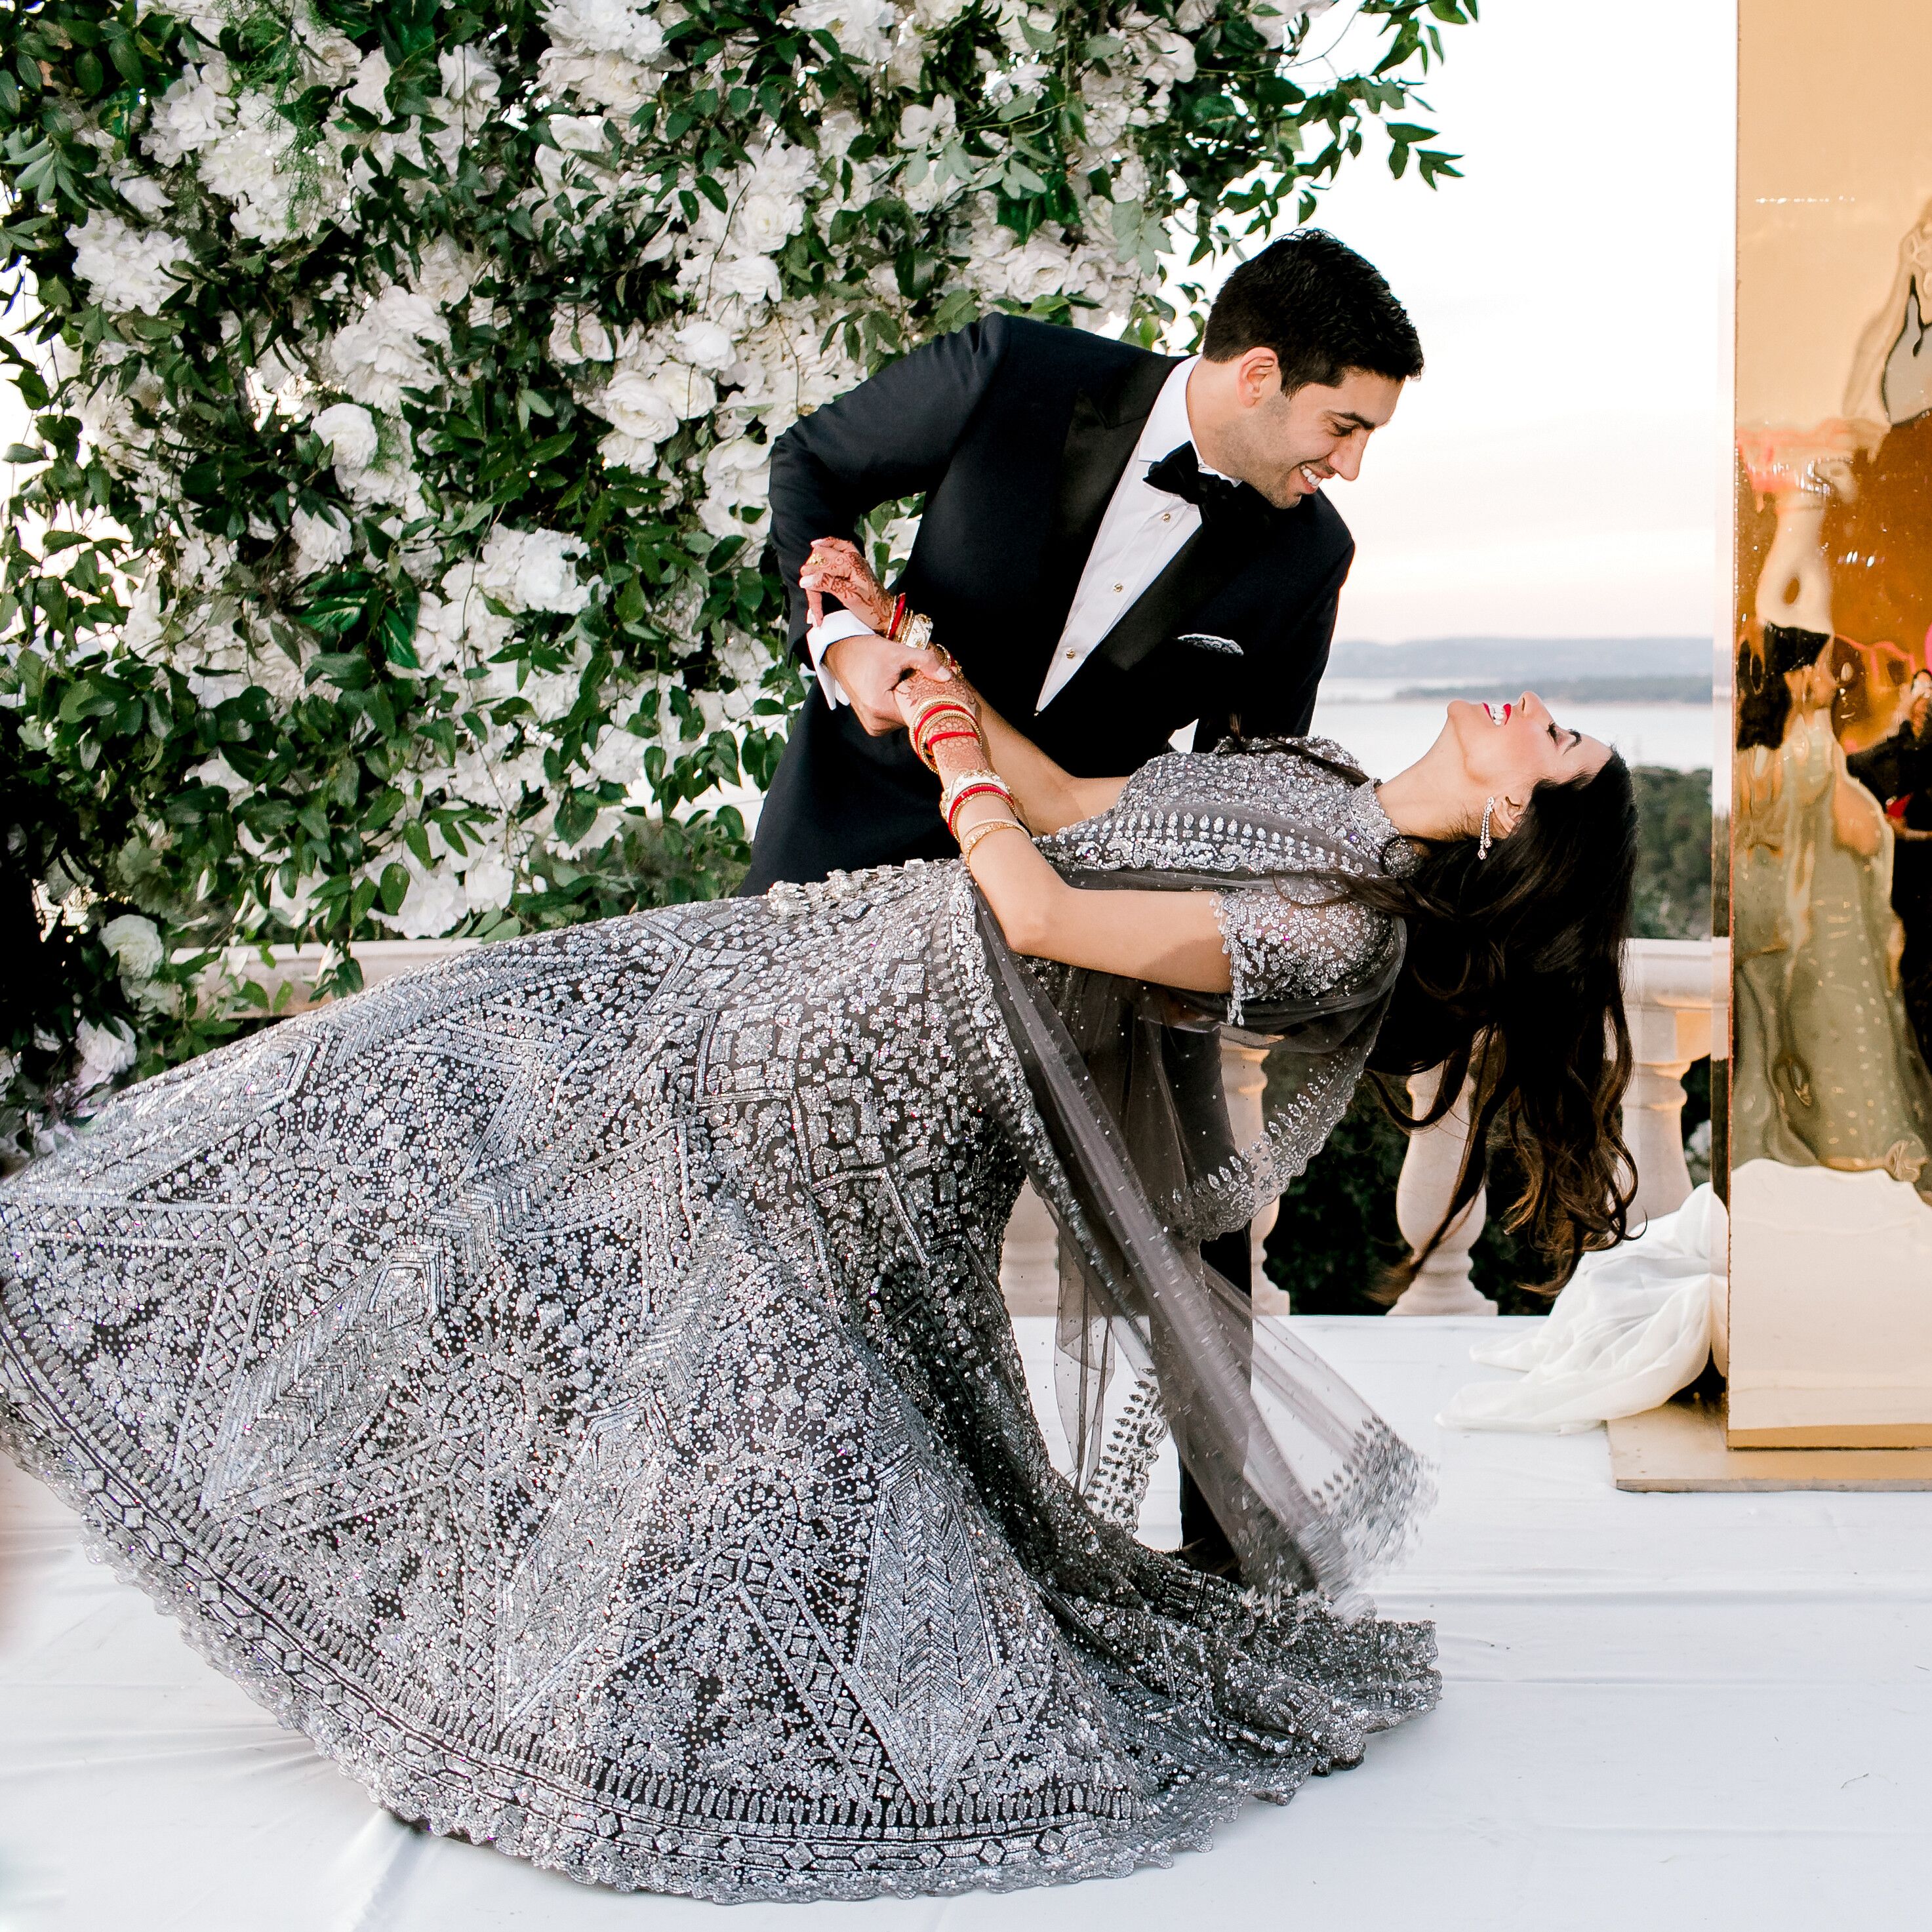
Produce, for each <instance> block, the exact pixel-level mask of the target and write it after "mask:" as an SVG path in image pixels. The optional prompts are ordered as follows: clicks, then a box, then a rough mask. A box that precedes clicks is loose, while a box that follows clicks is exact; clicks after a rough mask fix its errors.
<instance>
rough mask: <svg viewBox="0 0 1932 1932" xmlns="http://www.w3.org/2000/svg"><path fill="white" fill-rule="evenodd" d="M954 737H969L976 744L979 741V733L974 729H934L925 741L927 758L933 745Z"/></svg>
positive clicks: (941, 743)
mask: <svg viewBox="0 0 1932 1932" xmlns="http://www.w3.org/2000/svg"><path fill="white" fill-rule="evenodd" d="M955 738H970V739H972V741H973V742H974V744H976V745H977V743H978V742H980V734H979V733H978V732H977V731H935V733H933V734H932V736H931V737H930V738H929V739H927V740H926V756H927V757H932V748H933V747H934V745H944V744H946V743H947V742H950V740H952V739H955Z"/></svg>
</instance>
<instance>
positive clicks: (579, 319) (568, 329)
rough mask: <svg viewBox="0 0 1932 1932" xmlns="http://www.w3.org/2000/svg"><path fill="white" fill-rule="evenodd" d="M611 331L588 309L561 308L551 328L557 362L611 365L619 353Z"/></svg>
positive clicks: (553, 355)
mask: <svg viewBox="0 0 1932 1932" xmlns="http://www.w3.org/2000/svg"><path fill="white" fill-rule="evenodd" d="M614 354H616V347H615V345H614V344H613V343H612V341H611V340H610V331H609V330H608V329H606V328H605V327H604V325H603V323H601V322H600V321H599V320H598V319H597V317H596V316H595V314H593V313H592V311H590V310H589V309H586V308H559V310H558V311H556V314H555V315H554V316H553V317H552V318H551V320H550V360H551V361H552V362H609V361H610V358H611V357H612V356H613V355H614Z"/></svg>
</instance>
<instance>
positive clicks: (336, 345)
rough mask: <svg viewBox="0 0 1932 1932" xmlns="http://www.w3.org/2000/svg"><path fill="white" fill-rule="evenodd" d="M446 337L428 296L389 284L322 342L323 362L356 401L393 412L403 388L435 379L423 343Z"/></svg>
mask: <svg viewBox="0 0 1932 1932" xmlns="http://www.w3.org/2000/svg"><path fill="white" fill-rule="evenodd" d="M447 341H449V324H448V323H446V321H445V320H443V314H442V312H441V311H440V309H439V308H438V307H437V305H436V304H435V303H434V302H432V301H431V300H430V299H429V298H428V296H422V295H418V294H416V293H415V292H414V291H413V290H410V289H406V288H404V287H402V286H401V284H400V283H398V284H392V285H391V286H390V287H388V288H386V289H385V290H383V293H381V294H380V296H377V299H376V300H375V301H374V302H371V304H370V305H369V306H368V308H366V309H365V311H363V312H362V314H361V315H360V316H359V317H356V320H353V322H349V323H344V325H343V326H342V327H341V329H338V330H337V331H336V332H335V335H332V337H330V338H329V341H328V342H327V344H326V345H325V346H324V348H323V360H324V362H326V364H328V365H329V366H330V367H331V368H332V370H333V371H334V373H335V377H336V379H337V380H338V382H339V383H341V386H342V387H343V388H344V389H347V391H348V392H349V393H350V395H352V396H353V397H354V398H355V399H356V401H358V402H359V403H367V404H370V405H371V407H374V408H376V409H380V410H393V409H395V407H397V406H398V404H400V403H401V401H402V399H403V392H404V389H417V388H422V387H424V386H427V385H428V384H430V383H434V381H435V380H436V365H435V364H434V362H431V360H430V359H429V357H428V355H427V354H426V353H425V351H424V349H423V346H422V345H423V344H425V342H437V343H444V342H447Z"/></svg>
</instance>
